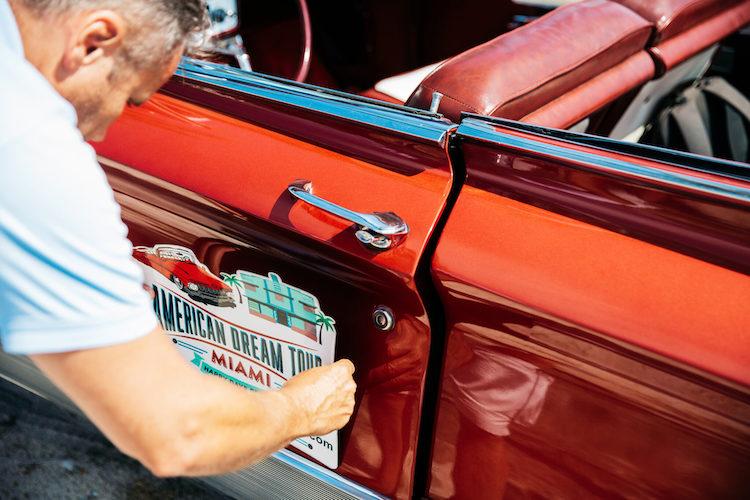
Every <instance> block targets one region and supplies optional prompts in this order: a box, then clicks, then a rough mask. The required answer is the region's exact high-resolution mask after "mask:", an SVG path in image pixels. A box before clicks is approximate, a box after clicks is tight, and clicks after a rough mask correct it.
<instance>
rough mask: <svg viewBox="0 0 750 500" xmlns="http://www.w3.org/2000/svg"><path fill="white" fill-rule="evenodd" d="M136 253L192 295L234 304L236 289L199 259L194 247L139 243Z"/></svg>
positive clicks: (208, 301) (214, 302)
mask: <svg viewBox="0 0 750 500" xmlns="http://www.w3.org/2000/svg"><path fill="white" fill-rule="evenodd" d="M133 257H135V259H136V260H138V261H139V262H142V263H144V264H146V265H147V266H149V267H152V268H154V269H155V270H157V271H159V272H160V273H161V274H163V275H164V276H166V277H167V278H169V280H170V281H172V282H173V283H174V284H175V285H177V287H178V288H179V289H180V290H183V291H184V292H185V293H187V294H188V296H189V297H190V298H191V299H193V300H197V301H198V302H202V303H204V304H210V305H213V306H219V307H234V306H235V305H236V304H235V302H234V297H233V296H232V289H231V288H230V287H229V285H227V284H225V283H224V282H223V281H222V280H221V279H220V278H218V277H216V276H214V275H213V274H212V273H211V271H209V270H208V268H207V267H206V266H205V265H203V264H201V263H200V262H198V259H197V258H196V256H195V254H194V253H193V252H191V251H190V250H188V249H186V248H183V247H177V246H172V245H156V246H154V247H142V246H141V247H135V248H134V249H133Z"/></svg>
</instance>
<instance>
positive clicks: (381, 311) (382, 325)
mask: <svg viewBox="0 0 750 500" xmlns="http://www.w3.org/2000/svg"><path fill="white" fill-rule="evenodd" d="M372 322H373V323H375V327H376V328H377V329H378V330H380V331H382V332H389V331H391V330H393V327H394V325H395V323H396V322H395V321H394V319H393V311H391V309H390V308H388V307H385V306H378V307H376V308H375V311H374V312H373V313H372Z"/></svg>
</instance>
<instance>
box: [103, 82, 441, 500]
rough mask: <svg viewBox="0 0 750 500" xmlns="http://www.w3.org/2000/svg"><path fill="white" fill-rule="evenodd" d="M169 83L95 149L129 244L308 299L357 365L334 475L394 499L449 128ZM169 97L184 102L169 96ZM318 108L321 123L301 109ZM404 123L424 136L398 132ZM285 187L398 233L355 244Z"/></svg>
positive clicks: (424, 331)
mask: <svg viewBox="0 0 750 500" xmlns="http://www.w3.org/2000/svg"><path fill="white" fill-rule="evenodd" d="M219 70H220V68H219ZM217 75H218V76H217V81H218V79H219V78H220V77H221V74H217ZM225 76H226V75H225ZM253 78H255V80H262V78H261V77H258V76H254V77H253ZM186 81H189V84H186V83H185V82H186ZM175 82H176V83H175ZM175 82H173V85H171V86H169V87H168V88H167V90H166V93H163V94H159V95H157V96H154V98H153V99H152V100H151V101H150V102H149V103H147V104H145V105H144V106H142V107H140V108H137V109H128V110H127V111H126V112H125V113H124V115H123V117H122V118H121V119H120V120H119V121H118V122H117V123H116V124H115V125H114V126H113V127H112V130H111V131H110V134H109V136H108V138H107V140H106V141H105V142H103V143H100V144H97V145H96V146H95V147H96V149H97V152H98V154H99V155H100V161H101V163H102V164H103V166H104V167H105V171H106V173H107V175H108V178H109V181H110V183H111V184H112V185H113V187H114V189H115V191H116V195H117V199H118V201H119V202H120V204H121V205H122V207H123V219H124V221H125V222H126V224H127V225H128V227H129V230H130V234H129V237H130V238H131V240H132V241H133V243H134V244H135V245H138V246H147V247H151V246H153V245H157V244H164V243H168V244H170V245H177V246H181V247H186V248H189V249H191V250H192V251H193V252H194V253H195V254H196V256H197V258H198V260H199V261H200V262H202V263H203V264H205V265H206V266H207V268H208V269H209V270H210V272H211V273H212V274H214V275H217V276H218V275H220V273H223V272H225V273H233V272H234V271H235V270H236V269H247V270H250V271H252V272H253V273H258V274H260V275H265V274H268V273H276V274H277V275H279V276H281V277H282V279H283V280H284V282H285V283H287V284H289V285H291V286H294V287H299V288H300V289H303V290H307V291H309V292H310V293H313V294H314V295H316V296H317V298H318V299H319V301H320V303H321V305H322V307H324V308H325V310H326V314H330V315H331V316H332V317H334V318H335V322H336V330H337V345H336V357H346V358H350V359H352V361H354V363H355V365H356V367H357V373H356V374H355V378H356V380H357V382H358V385H359V388H358V392H357V397H356V400H357V406H356V409H355V413H354V416H353V418H352V420H351V422H350V424H349V425H347V426H346V427H345V428H344V429H343V430H342V431H341V432H340V434H339V446H340V450H341V452H340V465H339V467H338V468H337V469H336V472H337V473H338V474H340V475H342V476H345V477H348V478H350V479H352V480H354V481H357V482H358V483H360V484H363V485H365V486H367V487H370V488H373V489H376V490H377V491H379V492H381V493H382V494H386V495H389V496H395V497H398V498H407V497H409V496H410V495H411V492H412V481H413V475H414V457H415V454H416V441H417V436H418V427H419V419H420V405H421V401H422V391H423V386H424V378H425V367H426V359H427V353H428V350H429V344H430V327H429V322H428V320H427V315H426V311H425V307H424V304H423V303H422V300H421V298H420V295H419V293H418V291H417V287H416V285H415V273H416V270H417V268H418V266H419V263H420V258H421V256H422V254H423V252H424V248H425V245H426V243H427V241H428V240H429V237H430V235H431V232H432V230H433V228H434V225H435V224H436V221H437V219H438V218H439V216H440V214H441V213H442V210H443V207H444V205H445V201H446V198H447V195H448V192H449V190H450V187H451V183H452V173H451V167H450V164H449V162H448V159H447V156H446V154H445V151H444V148H445V137H446V135H447V131H448V130H449V128H450V125H449V124H446V123H445V122H442V121H440V120H439V119H436V118H434V117H429V116H427V117H425V116H424V115H423V114H418V113H417V114H415V113H410V112H409V111H408V110H401V111H394V110H390V109H385V110H382V109H380V107H378V106H373V105H372V104H369V103H368V102H367V101H362V100H352V101H351V102H349V101H347V100H346V99H342V98H341V97H340V96H336V95H331V96H329V95H327V94H325V93H323V94H321V93H320V92H317V91H311V90H309V89H308V88H306V87H304V86H298V87H291V86H287V87H289V88H285V91H284V92H283V93H282V92H279V93H278V95H273V96H271V95H263V96H260V95H254V94H253V92H252V87H251V86H250V85H246V84H245V83H242V82H240V83H241V85H245V87H242V88H243V91H242V92H239V91H237V90H232V91H231V92H229V91H228V90H227V89H225V88H223V87H220V86H219V87H217V86H215V85H207V84H204V83H203V82H199V81H197V80H190V79H188V80H185V78H184V77H183V76H177V77H175ZM256 83H257V82H256ZM246 87H247V88H246ZM182 90H184V91H185V92H186V94H188V95H187V97H186V96H181V98H177V97H175V93H176V92H177V93H179V92H180V91H182ZM225 91H226V92H228V94H226V95H225V94H224V92H225ZM295 91H297V92H298V94H294V92H295ZM167 94H169V95H167ZM196 95H198V96H199V97H200V98H201V99H204V98H205V99H209V100H211V99H213V100H215V101H216V102H214V103H213V104H212V106H211V107H213V108H221V105H222V104H223V105H226V104H227V101H226V100H227V99H229V100H230V101H229V102H231V104H232V109H233V110H234V113H233V114H234V115H235V116H237V115H242V118H241V119H240V118H237V117H230V116H227V115H226V114H222V113H219V112H217V111H214V110H212V109H208V107H206V106H201V105H198V104H194V103H191V102H188V101H190V100H193V101H195V100H198V98H197V97H196ZM321 101H322V104H323V105H325V106H326V107H324V110H325V111H326V112H321V111H320V110H319V109H317V108H316V106H319V105H321ZM214 104H215V106H214ZM277 108H283V110H279V109H277ZM349 108H353V111H352V110H351V109H349ZM282 111H283V112H282ZM346 113H351V116H347V115H346ZM382 116H386V117H387V120H381V117H382ZM255 120H258V121H261V122H262V126H259V125H256V124H254V123H251V122H252V121H255ZM378 120H381V121H378ZM415 121H416V122H417V123H426V124H427V125H425V126H420V127H416V128H415V129H414V130H413V133H412V130H411V129H410V128H409V127H411V126H413V123H412V122H415ZM269 122H273V123H272V124H271V123H269ZM372 122H374V123H372ZM401 125H403V126H401ZM300 131H301V132H302V133H300ZM420 134H422V135H421V136H420ZM323 135H327V136H328V139H327V140H326V141H317V140H315V138H316V137H319V136H323ZM300 136H304V138H305V139H306V140H300V138H299V137H300ZM331 140H333V141H336V144H334V145H333V146H335V150H334V149H333V146H332V145H331V142H330V141H331ZM363 144H364V145H365V146H367V147H366V148H364V149H366V150H367V151H369V152H370V153H371V154H365V153H363V152H362V150H363ZM358 148H359V149H358ZM396 150H398V151H400V153H399V154H395V155H385V154H384V153H383V151H396ZM378 151H381V152H380V153H379V152H378ZM441 158H442V160H441ZM298 179H307V180H310V181H312V182H313V184H314V186H315V193H316V194H317V195H319V196H321V197H323V198H325V199H327V200H331V201H334V202H335V203H338V204H340V205H343V206H345V207H347V208H351V209H354V210H357V211H362V212H372V211H393V212H395V213H397V214H398V215H399V216H401V217H403V218H404V220H406V222H407V223H408V225H409V228H410V232H409V234H408V236H407V237H406V238H405V240H404V241H403V242H402V243H401V244H400V245H399V246H396V247H394V248H391V249H389V250H386V251H374V250H372V249H370V248H366V247H365V246H364V245H362V244H361V243H359V242H358V241H357V239H356V238H355V237H354V230H353V228H352V227H351V224H350V223H347V222H344V221H342V220H341V219H338V218H336V217H334V216H332V215H330V214H328V213H326V212H323V211H321V210H320V209H317V208H314V207H312V206H309V205H306V204H303V203H301V202H296V201H295V199H294V198H293V197H292V196H291V195H290V194H289V193H288V192H287V187H288V186H289V185H290V184H291V183H292V182H294V181H296V180H298ZM353 188H356V189H353ZM381 305H384V306H387V307H389V308H390V309H391V310H392V311H393V314H394V317H395V326H394V328H393V330H392V331H390V332H383V331H380V330H379V329H377V328H376V327H375V326H374V324H373V321H372V314H373V311H374V309H375V307H377V306H381Z"/></svg>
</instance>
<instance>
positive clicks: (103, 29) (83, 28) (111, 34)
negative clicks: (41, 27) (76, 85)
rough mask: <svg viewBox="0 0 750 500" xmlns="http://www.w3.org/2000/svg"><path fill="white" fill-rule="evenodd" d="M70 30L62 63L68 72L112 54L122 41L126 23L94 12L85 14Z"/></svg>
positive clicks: (109, 13)
mask: <svg viewBox="0 0 750 500" xmlns="http://www.w3.org/2000/svg"><path fill="white" fill-rule="evenodd" d="M73 29H74V32H75V33H74V36H73V37H72V38H71V40H70V45H69V46H68V48H67V50H66V51H65V54H64V56H63V61H62V62H63V66H64V67H65V69H66V70H67V71H68V72H74V71H75V70H76V69H78V68H80V67H81V66H85V65H88V64H92V63H94V62H96V61H97V60H98V59H100V58H102V57H107V56H111V55H112V54H114V53H115V52H116V51H117V50H118V49H119V48H121V47H122V44H123V42H124V40H125V34H126V31H127V23H126V22H125V20H124V19H123V18H122V16H120V15H119V14H118V13H116V12H113V11H111V10H97V11H94V12H88V13H86V14H84V15H83V16H82V17H81V18H80V20H79V21H78V22H76V23H74V25H73Z"/></svg>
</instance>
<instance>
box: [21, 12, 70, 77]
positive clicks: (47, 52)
mask: <svg viewBox="0 0 750 500" xmlns="http://www.w3.org/2000/svg"><path fill="white" fill-rule="evenodd" d="M8 3H9V4H10V8H11V10H12V11H13V15H14V16H15V18H16V25H17V26H18V32H19V34H20V35H21V42H22V43H23V51H24V55H25V56H26V60H27V61H29V62H30V63H31V64H32V65H33V66H34V67H35V68H36V69H37V70H38V71H39V72H40V73H41V74H42V75H43V76H44V77H45V78H46V79H47V80H48V81H49V82H50V83H52V82H54V79H55V73H56V71H57V68H58V65H59V62H60V59H61V58H62V54H63V52H64V31H63V30H64V23H55V24H56V25H55V27H54V28H52V26H51V23H50V22H49V21H50V20H49V18H40V17H39V16H38V15H37V14H36V13H34V12H32V11H30V10H29V8H28V7H26V6H25V5H24V4H23V2H21V1H19V0H8Z"/></svg>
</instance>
